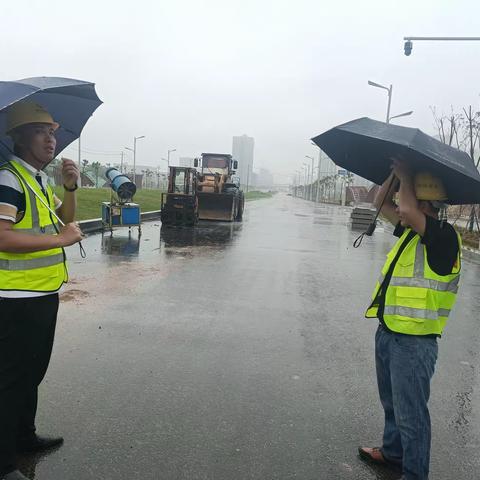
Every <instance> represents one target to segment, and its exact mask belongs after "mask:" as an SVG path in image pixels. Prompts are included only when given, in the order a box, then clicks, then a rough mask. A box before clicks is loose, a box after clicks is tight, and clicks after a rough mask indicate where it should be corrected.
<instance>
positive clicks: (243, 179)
mask: <svg viewBox="0 0 480 480" xmlns="http://www.w3.org/2000/svg"><path fill="white" fill-rule="evenodd" d="M254 147H255V140H254V139H253V138H252V137H249V136H248V135H242V136H241V137H233V144H232V156H233V159H234V160H237V162H238V170H237V176H238V177H240V184H241V185H242V186H244V185H248V184H249V183H250V184H251V183H252V182H251V176H252V171H253V150H254Z"/></svg>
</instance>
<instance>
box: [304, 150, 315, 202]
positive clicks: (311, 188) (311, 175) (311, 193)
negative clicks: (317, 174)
mask: <svg viewBox="0 0 480 480" xmlns="http://www.w3.org/2000/svg"><path fill="white" fill-rule="evenodd" d="M305 158H309V159H310V160H311V161H312V170H311V173H310V190H309V193H310V194H309V197H310V201H312V202H313V162H314V161H315V159H314V158H313V157H312V156H310V155H305Z"/></svg>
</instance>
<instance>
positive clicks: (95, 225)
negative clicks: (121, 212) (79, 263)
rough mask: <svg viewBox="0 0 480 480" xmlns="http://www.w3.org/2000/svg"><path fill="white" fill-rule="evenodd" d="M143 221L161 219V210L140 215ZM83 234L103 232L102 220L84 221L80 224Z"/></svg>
mask: <svg viewBox="0 0 480 480" xmlns="http://www.w3.org/2000/svg"><path fill="white" fill-rule="evenodd" d="M140 217H141V219H142V220H156V219H159V218H160V210H153V211H151V212H145V213H142V214H141V215H140ZM78 224H79V225H80V228H81V229H82V232H83V233H95V232H101V231H102V230H103V224H102V219H101V218H92V219H91V220H82V221H81V222H78Z"/></svg>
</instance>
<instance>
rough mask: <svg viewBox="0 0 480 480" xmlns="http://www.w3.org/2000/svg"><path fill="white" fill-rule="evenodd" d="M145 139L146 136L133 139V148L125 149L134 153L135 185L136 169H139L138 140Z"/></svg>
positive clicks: (134, 179) (135, 178)
mask: <svg viewBox="0 0 480 480" xmlns="http://www.w3.org/2000/svg"><path fill="white" fill-rule="evenodd" d="M141 138H145V135H140V136H139V137H133V148H130V147H125V148H126V149H127V150H130V151H131V152H133V183H135V181H136V180H137V176H136V167H137V140H140V139H141Z"/></svg>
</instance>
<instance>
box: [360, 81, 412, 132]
mask: <svg viewBox="0 0 480 480" xmlns="http://www.w3.org/2000/svg"><path fill="white" fill-rule="evenodd" d="M368 84H369V85H371V86H372V87H378V88H383V89H384V90H386V91H387V92H388V105H387V123H390V120H392V119H393V118H399V117H408V116H409V115H411V114H412V113H413V110H411V111H410V112H404V113H400V114H399V115H394V116H393V117H391V116H390V106H391V104H392V90H393V85H390V88H387V87H385V86H383V85H380V84H379V83H375V82H372V81H371V80H369V81H368Z"/></svg>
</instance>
